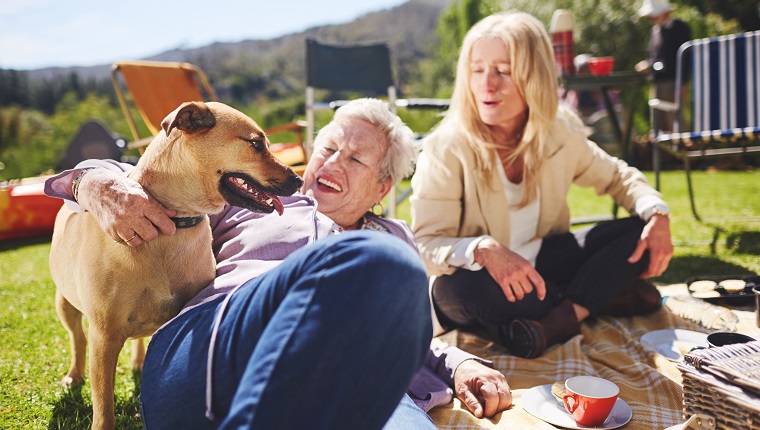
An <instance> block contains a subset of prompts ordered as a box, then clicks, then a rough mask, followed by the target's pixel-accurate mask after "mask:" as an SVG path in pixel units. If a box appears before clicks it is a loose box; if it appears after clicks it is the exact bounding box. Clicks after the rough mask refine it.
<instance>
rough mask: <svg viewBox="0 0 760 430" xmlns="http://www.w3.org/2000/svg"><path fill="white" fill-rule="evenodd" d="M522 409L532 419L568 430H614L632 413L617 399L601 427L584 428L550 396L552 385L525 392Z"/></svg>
mask: <svg viewBox="0 0 760 430" xmlns="http://www.w3.org/2000/svg"><path fill="white" fill-rule="evenodd" d="M522 407H523V409H525V410H526V411H527V412H528V413H529V414H531V415H533V416H534V417H536V418H538V419H540V420H543V421H546V422H547V423H549V424H552V425H555V426H558V427H563V428H568V429H588V428H594V429H614V428H618V427H620V426H623V425H625V424H626V423H628V421H630V420H631V417H632V416H633V411H632V410H631V407H630V406H628V403H626V402H625V401H623V400H622V399H620V398H618V399H617V401H615V406H613V407H612V412H610V416H609V417H608V418H607V421H605V422H604V424H602V426H601V427H586V426H582V425H580V424H578V423H576V422H575V419H573V416H572V415H570V414H569V413H568V412H567V411H566V410H565V407H564V406H563V405H561V404H560V402H559V399H557V397H555V396H554V394H552V384H547V385H539V386H538V387H533V388H531V389H530V390H528V391H526V392H525V394H523V396H522Z"/></svg>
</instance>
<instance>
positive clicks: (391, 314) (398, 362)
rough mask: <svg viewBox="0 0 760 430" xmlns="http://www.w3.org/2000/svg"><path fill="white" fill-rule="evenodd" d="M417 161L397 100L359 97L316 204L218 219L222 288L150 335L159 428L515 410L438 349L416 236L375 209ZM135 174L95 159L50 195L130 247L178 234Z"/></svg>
mask: <svg viewBox="0 0 760 430" xmlns="http://www.w3.org/2000/svg"><path fill="white" fill-rule="evenodd" d="M417 153H418V151H417V148H416V145H415V142H414V136H413V134H412V131H411V130H410V129H409V128H408V127H407V126H406V125H404V124H403V123H402V122H401V120H400V119H399V118H398V117H397V116H395V115H393V114H391V113H390V111H389V110H388V108H387V105H386V104H385V103H384V102H381V101H379V100H375V99H359V100H355V101H352V102H350V103H348V104H347V105H345V106H343V107H341V108H340V109H338V110H337V112H336V114H335V117H334V119H333V120H332V121H331V122H330V123H329V124H328V125H326V126H325V127H323V128H322V130H320V132H319V134H318V135H317V137H316V140H315V149H314V154H313V156H312V158H311V160H310V161H309V163H308V166H307V169H306V172H305V174H304V185H303V188H302V191H303V194H304V195H294V196H291V197H282V198H281V200H282V203H283V206H284V211H283V213H282V214H281V216H280V215H278V214H277V213H276V212H275V213H272V214H260V213H253V212H251V211H249V210H247V209H242V208H238V207H234V206H227V207H225V209H224V210H223V211H222V212H221V213H219V214H215V215H212V216H211V217H210V221H211V229H212V233H213V249H214V256H215V258H216V263H217V277H216V279H215V280H214V281H213V282H212V283H211V284H210V285H209V286H208V287H207V288H206V289H204V290H202V291H201V292H200V293H199V294H198V295H197V296H196V297H194V298H193V299H192V300H191V301H190V302H189V303H187V304H186V305H185V307H184V309H183V311H182V312H181V313H180V314H179V315H178V316H177V317H175V318H174V319H172V320H171V321H169V322H168V323H166V324H165V325H164V326H163V327H161V328H160V329H159V330H158V331H157V332H156V333H155V334H154V335H153V337H152V338H151V341H150V344H149V346H148V351H147V355H146V357H145V364H144V368H143V375H142V386H141V392H140V403H141V406H142V414H141V415H142V419H143V422H144V424H145V426H146V428H148V429H153V428H156V429H216V428H257V429H259V428H260V429H303V428H330V429H380V428H383V427H385V428H388V429H395V428H398V429H405V428H414V429H424V428H430V429H433V428H435V427H434V425H433V422H432V421H431V420H430V418H429V417H428V416H427V415H426V414H425V413H424V412H423V410H425V411H427V410H429V409H430V408H432V407H434V406H436V405H439V404H442V403H447V402H448V401H450V400H451V393H452V389H451V387H454V391H456V394H457V396H459V397H460V399H462V401H463V403H464V404H465V405H466V406H467V407H468V408H469V409H470V410H471V411H472V413H473V414H474V415H476V416H478V417H481V416H489V417H490V416H493V415H494V414H496V413H497V412H500V411H502V410H504V409H506V408H507V407H509V405H510V404H511V394H510V391H509V386H508V385H507V382H506V378H505V377H504V375H502V374H501V373H500V372H498V371H497V370H494V369H492V368H491V367H489V362H487V361H485V360H481V359H479V358H477V357H474V356H472V355H470V354H467V353H465V352H464V351H461V350H458V349H457V348H453V347H444V346H440V347H439V346H435V347H433V346H431V344H430V338H431V335H432V325H431V323H430V322H431V321H430V314H431V312H430V306H429V299H428V288H427V276H426V274H425V270H424V266H423V263H422V261H421V260H420V257H419V254H418V253H417V250H416V247H415V244H414V241H413V239H412V235H411V231H410V229H409V227H408V225H406V223H405V222H403V221H399V220H390V219H384V218H381V217H379V216H377V215H375V214H373V213H372V212H370V209H371V208H372V206H374V205H376V204H377V203H379V202H380V201H381V200H382V199H383V197H384V196H385V195H386V193H387V192H388V191H389V190H390V188H391V187H392V186H395V185H396V184H397V183H398V182H399V181H400V180H401V179H403V178H404V177H406V176H407V175H409V174H411V172H412V170H413V168H414V162H415V160H416V157H417ZM83 168H91V170H87V171H85V173H82V172H83ZM129 169H131V166H129V165H126V164H121V163H116V162H110V161H101V160H88V161H86V162H83V163H80V165H79V166H77V168H75V169H73V170H70V171H66V172H63V173H61V174H59V175H56V176H55V177H53V178H51V179H50V180H48V182H47V183H46V193H48V195H51V196H54V197H59V198H64V199H67V200H69V201H67V205H71V206H72V208H73V209H78V210H80V211H81V210H82V209H86V210H88V211H90V213H91V214H92V215H93V216H94V217H95V218H96V219H97V220H98V221H99V223H100V225H101V226H102V227H103V229H104V230H105V231H106V232H108V234H112V235H113V236H112V237H114V239H117V238H118V237H130V238H131V239H130V240H129V241H128V242H127V243H125V242H123V241H122V242H119V243H120V246H130V247H139V246H140V245H141V244H142V243H144V242H145V241H150V240H153V239H155V238H156V237H158V236H159V235H160V234H173V233H174V232H175V229H176V227H175V224H174V222H173V221H172V220H171V218H170V216H173V215H174V214H173V213H172V211H170V210H167V209H165V208H163V207H162V206H161V205H160V204H158V203H157V202H156V201H155V200H153V199H152V198H151V197H150V196H149V195H148V194H147V193H146V192H145V190H144V189H142V187H141V186H140V185H139V184H138V183H136V182H134V181H133V180H131V179H129V178H128V177H127V176H126V175H124V174H123V172H124V171H128V170H129ZM75 177H78V178H79V179H78V181H77V182H76V183H77V184H78V185H77V186H78V192H77V197H78V199H77V200H78V204H79V205H81V207H78V208H77V207H75V206H77V205H76V204H75V203H77V202H75V201H74V198H73V190H72V186H73V184H72V183H73V182H74V181H73V179H74V178H75ZM357 230H364V231H357ZM368 230H379V231H383V232H387V233H391V234H385V233H378V232H377V231H368ZM344 231H345V232H344ZM338 233H339V234H338ZM393 236H395V237H396V238H394V237H393ZM397 238H400V239H401V240H399V239H397ZM135 281H136V282H139V280H135ZM421 366H424V369H421ZM405 392H408V393H409V394H408V395H406V394H404V393H405Z"/></svg>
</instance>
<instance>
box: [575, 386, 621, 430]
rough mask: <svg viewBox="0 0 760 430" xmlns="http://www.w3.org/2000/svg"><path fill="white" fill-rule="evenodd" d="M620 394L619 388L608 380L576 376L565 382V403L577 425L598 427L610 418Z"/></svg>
mask: <svg viewBox="0 0 760 430" xmlns="http://www.w3.org/2000/svg"><path fill="white" fill-rule="evenodd" d="M619 393H620V389H619V388H618V386H617V385H615V384H614V383H613V382H610V381H608V380H606V379H603V378H597V377H595V376H574V377H572V378H570V379H568V380H567V381H565V395H564V398H563V401H564V403H565V409H566V410H567V412H568V413H570V415H572V416H573V419H575V422H576V423H578V424H580V425H583V426H587V427H598V426H601V425H602V424H604V422H605V421H606V420H607V417H609V416H610V412H612V408H613V407H614V406H615V402H616V401H617V398H618V394H619Z"/></svg>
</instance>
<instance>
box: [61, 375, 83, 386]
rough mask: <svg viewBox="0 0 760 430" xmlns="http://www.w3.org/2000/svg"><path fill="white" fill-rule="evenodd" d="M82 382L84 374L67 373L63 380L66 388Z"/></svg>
mask: <svg viewBox="0 0 760 430" xmlns="http://www.w3.org/2000/svg"><path fill="white" fill-rule="evenodd" d="M82 383H84V378H83V377H82V375H66V376H64V377H63V380H61V385H63V386H64V387H66V388H74V387H76V386H77V385H81V384H82Z"/></svg>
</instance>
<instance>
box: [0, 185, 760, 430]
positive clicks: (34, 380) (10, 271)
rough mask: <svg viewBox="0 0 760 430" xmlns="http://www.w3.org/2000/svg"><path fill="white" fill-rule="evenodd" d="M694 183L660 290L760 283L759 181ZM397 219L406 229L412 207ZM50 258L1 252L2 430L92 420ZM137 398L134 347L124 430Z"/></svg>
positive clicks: (675, 220) (586, 212) (120, 398)
mask: <svg viewBox="0 0 760 430" xmlns="http://www.w3.org/2000/svg"><path fill="white" fill-rule="evenodd" d="M648 176H649V178H650V180H651V179H652V177H651V175H648ZM694 180H695V188H696V190H697V202H698V203H697V204H698V209H699V210H700V212H701V215H702V216H703V219H704V220H705V221H704V222H697V221H696V220H694V218H693V217H692V215H691V212H690V209H689V202H688V197H687V194H686V187H685V179H684V176H683V173H682V172H666V173H665V174H664V175H663V185H662V190H663V194H664V196H665V199H666V200H667V201H668V203H669V205H670V207H671V210H672V212H673V214H672V222H671V226H672V229H673V239H674V243H675V245H676V253H675V256H674V259H673V261H672V262H671V264H670V267H669V268H668V270H667V272H665V274H663V276H661V277H660V278H657V279H655V280H656V281H658V282H662V283H675V282H683V281H684V279H686V278H687V277H690V276H696V275H718V274H751V273H754V274H757V273H760V172H716V173H708V172H696V173H695V175H694ZM406 186H408V182H407V183H406ZM570 201H571V208H572V214H573V216H574V217H579V216H591V215H598V214H609V213H611V208H612V203H611V201H610V200H609V199H607V198H606V197H605V198H599V197H596V196H595V195H593V192H592V191H590V190H587V189H573V190H572V193H571V196H570ZM620 214H621V215H623V212H622V211H621V212H620ZM398 216H399V217H400V218H404V219H406V220H407V221H408V220H409V203H408V201H407V202H404V203H403V204H401V205H400V206H399V208H398ZM750 217H756V220H750V219H749V218H750ZM49 250H50V242H49V239H47V238H44V239H41V240H40V239H38V240H26V241H11V242H0V274H1V275H2V276H0V302H2V305H0V306H2V308H0V309H3V310H2V312H0V393H1V394H0V429H82V428H89V425H90V421H91V419H92V406H91V401H90V385H89V383H86V384H85V385H84V386H83V387H82V388H81V389H77V390H70V391H68V390H64V389H63V388H62V387H61V386H60V385H59V381H60V380H61V378H63V376H64V374H65V373H66V371H67V370H68V364H69V357H70V356H69V345H68V337H67V335H66V332H65V330H64V329H63V326H62V325H61V324H60V322H59V321H58V317H57V315H56V313H55V308H54V300H53V299H54V294H55V287H54V285H53V283H52V281H51V279H50V273H49V271H48V262H47V258H48V252H49ZM72 258H76V256H72ZM138 394H139V375H134V374H133V372H132V370H131V367H130V365H129V348H128V345H127V347H125V348H124V350H123V351H122V354H121V356H120V357H119V367H118V370H117V381H116V412H117V428H119V429H140V428H142V426H141V423H140V418H139V415H138V414H139V403H138ZM168 395H170V394H168Z"/></svg>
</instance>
